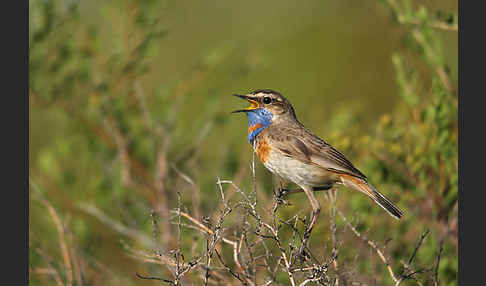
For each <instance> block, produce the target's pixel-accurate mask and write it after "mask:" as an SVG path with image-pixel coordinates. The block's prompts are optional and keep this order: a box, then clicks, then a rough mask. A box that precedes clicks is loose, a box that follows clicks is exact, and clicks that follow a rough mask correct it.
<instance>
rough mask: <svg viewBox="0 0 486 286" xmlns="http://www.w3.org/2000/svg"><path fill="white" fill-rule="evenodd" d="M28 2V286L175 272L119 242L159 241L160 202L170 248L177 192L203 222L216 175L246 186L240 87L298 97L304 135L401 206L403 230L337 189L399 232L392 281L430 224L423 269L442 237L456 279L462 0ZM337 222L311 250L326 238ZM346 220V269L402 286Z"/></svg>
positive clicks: (369, 221) (392, 246) (350, 209)
mask: <svg viewBox="0 0 486 286" xmlns="http://www.w3.org/2000/svg"><path fill="white" fill-rule="evenodd" d="M29 5H30V16H29V17H30V35H29V36H30V41H29V47H30V52H29V61H30V71H29V73H30V74H29V77H30V79H29V81H30V84H29V90H30V97H29V98H30V118H29V122H30V124H29V132H30V136H29V165H30V170H29V173H30V187H31V188H30V218H29V220H30V225H29V235H30V241H29V245H30V250H29V252H30V256H29V268H30V283H31V284H32V285H52V284H53V283H58V284H59V280H61V282H62V283H67V284H65V285H68V284H69V283H68V282H69V281H71V280H72V284H74V285H78V284H82V285H152V284H151V283H152V282H151V281H145V280H140V279H137V278H136V277H135V275H134V273H135V272H144V273H164V272H163V270H162V268H163V267H162V266H150V265H147V263H143V262H141V261H139V260H137V259H134V258H133V257H130V255H128V251H127V250H126V249H125V247H124V246H123V243H121V242H120V240H127V241H131V240H133V241H135V242H133V243H134V245H135V246H140V247H141V245H142V246H143V244H139V243H140V242H137V239H135V238H136V235H135V236H131V235H130V234H128V235H127V233H126V232H124V231H121V230H120V228H118V229H117V228H116V227H112V226H113V225H114V221H116V222H119V223H120V225H123V226H124V227H126V228H127V229H130V230H133V231H137V233H138V232H140V233H141V234H144V235H146V236H148V237H151V236H152V230H153V228H152V220H151V216H150V214H151V210H152V209H154V210H156V211H157V212H159V215H160V221H159V227H160V229H161V231H160V232H161V238H160V239H161V240H162V241H163V243H164V245H166V246H167V247H169V246H170V245H172V246H173V245H174V242H173V241H171V237H170V235H171V234H173V232H171V231H170V230H169V228H170V225H169V224H168V219H169V215H168V213H167V212H168V210H169V209H174V208H176V207H177V198H176V195H175V193H176V190H178V191H181V192H182V198H183V204H184V206H185V207H186V208H187V209H188V211H189V212H191V213H192V214H193V215H194V216H195V217H196V218H198V219H201V218H202V217H203V216H212V215H213V212H214V209H215V208H217V207H218V205H219V203H220V202H218V201H217V199H216V198H217V197H216V196H219V193H218V192H219V191H218V189H217V186H216V184H215V183H216V180H217V178H218V177H219V178H222V179H229V180H233V181H234V182H236V183H237V184H238V185H240V186H241V187H242V188H246V189H247V190H249V189H250V187H251V172H250V169H249V167H248V164H249V163H250V162H251V157H252V155H251V149H250V146H249V145H248V143H247V141H246V137H247V135H246V129H247V119H246V118H245V117H244V116H243V115H232V114H230V111H232V110H234V109H238V108H241V107H242V106H244V105H245V103H243V102H241V101H240V100H237V99H235V98H234V97H232V96H231V94H233V93H247V92H250V91H252V90H255V89H261V88H270V89H274V90H277V91H279V92H281V93H282V94H283V95H285V96H286V97H287V98H288V99H289V100H290V101H291V102H292V104H293V106H294V108H295V109H296V113H297V116H298V118H299V119H300V121H301V122H302V123H304V125H306V127H308V128H309V129H311V130H313V131H314V132H315V133H316V134H317V135H319V136H320V137H322V138H324V139H325V140H326V141H328V142H329V143H330V144H332V145H333V146H335V147H336V148H337V149H339V150H341V151H342V152H343V153H344V154H345V155H346V156H347V157H348V158H349V159H350V160H351V161H352V162H353V163H354V164H355V165H356V167H358V168H359V169H360V170H361V171H362V172H364V173H365V174H366V175H367V176H368V178H369V180H370V182H371V183H372V184H373V185H375V186H376V187H377V188H378V189H379V190H380V191H382V192H383V193H385V194H386V195H388V196H389V197H391V198H392V200H393V201H395V202H397V205H398V206H399V207H400V208H402V209H403V210H404V211H405V217H404V219H402V220H401V221H400V222H397V221H392V220H391V219H390V218H389V217H388V216H387V215H386V213H385V212H383V211H382V210H381V209H380V208H378V207H376V206H374V205H372V204H371V203H370V201H369V200H367V199H366V198H364V197H363V196H361V195H360V194H357V193H351V192H348V191H347V190H346V189H345V188H341V189H340V190H341V191H340V192H339V199H338V206H339V208H340V209H341V210H343V212H345V213H346V214H347V215H348V216H349V217H352V216H354V215H357V216H358V217H359V224H358V226H359V228H360V229H361V230H362V231H364V232H366V231H369V236H371V238H372V239H374V240H376V241H379V242H380V243H384V242H385V241H386V240H387V239H390V238H391V239H392V242H390V243H388V244H387V250H388V251H389V253H388V254H389V255H390V257H391V260H392V261H395V263H394V264H393V267H394V268H396V271H398V272H399V269H400V267H401V264H400V262H399V261H400V260H407V259H408V257H409V256H410V254H411V252H412V250H413V248H414V245H415V243H416V242H417V240H418V238H419V236H420V234H421V233H422V232H423V230H424V229H425V228H428V229H430V230H431V234H430V236H429V237H428V238H427V240H426V241H425V242H424V246H423V248H422V249H421V250H420V252H419V255H418V258H417V259H418V262H417V263H418V264H420V265H426V266H430V265H434V263H435V259H436V256H437V252H438V250H439V242H440V241H441V240H443V241H444V250H443V252H442V256H441V263H440V267H439V279H440V281H441V284H443V285H457V85H458V83H457V78H458V70H457V69H458V56H457V54H458V42H457V41H458V36H457V16H456V15H457V1H438V0H430V1H413V2H411V1H391V0H390V1H374V0H373V1H368V0H367V1H351V0H345V1H306V2H297V1H265V2H262V1H238V2H237V1H222V0H218V1H192V0H191V1H154V0H147V1H132V0H123V1H92V0H85V1H68V0H65V1H61V0H30V1H29ZM181 173H184V174H186V175H187V176H189V177H190V178H191V180H192V181H193V184H191V183H188V182H187V180H184V179H183V178H182V176H181ZM256 174H257V182H258V190H259V195H261V196H262V198H263V199H264V201H265V200H267V201H270V200H271V194H272V179H271V176H270V173H269V172H268V171H266V170H265V169H264V168H263V167H262V165H261V164H260V163H257V169H256ZM260 193H261V194H260ZM319 197H320V199H319V200H320V201H321V204H325V200H323V199H322V198H323V196H322V195H319ZM290 201H291V202H292V204H293V205H292V206H291V207H288V208H285V210H284V211H283V213H282V215H283V216H285V215H289V216H291V215H292V214H293V213H295V212H297V211H302V210H304V211H309V210H310V206H309V205H308V202H307V201H306V198H305V197H303V196H297V195H296V196H295V197H293V198H290ZM83 206H84V207H83ZM86 206H90V207H96V210H97V211H99V212H100V213H102V214H103V215H105V216H106V217H109V218H111V219H112V220H114V221H110V222H109V223H108V222H106V221H103V220H102V219H100V216H96V215H94V214H93V212H90V211H89V210H93V208H87V207H86ZM50 207H52V208H50ZM52 210H55V211H54V212H56V213H57V215H58V216H59V218H60V223H61V225H62V229H63V231H65V234H64V235H65V237H62V236H63V235H61V234H60V233H61V232H60V231H59V228H58V226H59V224H56V221H55V220H53V218H54V217H55V216H53V212H52ZM327 216H328V214H327V213H326V212H325V211H324V214H322V215H321V220H320V221H319V222H318V225H317V229H316V231H317V233H318V234H317V235H316V236H314V238H313V243H314V244H315V245H316V247H320V243H319V241H318V240H317V239H318V238H319V237H328V236H329V231H328V230H329V222H328V221H327V218H326V217H327ZM106 217H105V218H106ZM109 225H111V227H108V226H109ZM338 227H340V229H341V232H340V237H341V238H342V240H343V245H342V250H341V257H340V259H342V261H353V257H355V256H356V255H359V256H360V258H362V259H360V260H359V263H355V264H353V267H354V269H355V270H356V272H357V277H358V279H357V280H360V281H362V282H363V283H366V284H371V283H378V284H379V285H385V284H386V285H388V284H390V283H391V280H389V279H390V278H389V277H387V273H386V269H385V268H384V267H383V265H382V264H380V261H379V260H378V258H376V254H374V253H372V252H371V251H370V250H369V248H367V246H366V245H364V244H363V243H362V242H361V241H359V240H356V239H355V238H353V235H352V234H351V233H349V232H347V231H345V228H344V226H343V225H342V223H339V222H338ZM123 230H126V229H123ZM129 233H131V232H129ZM137 235H138V234H137ZM164 235H165V237H164ZM63 239H64V240H65V241H67V245H68V248H69V249H71V250H70V251H68V253H71V255H70V257H69V258H68V260H70V261H71V262H72V265H73V267H72V268H73V269H74V273H71V274H70V273H69V271H67V272H66V269H65V264H66V258H65V257H64V256H63V253H65V252H63V251H60V246H61V250H62V243H61V242H60V241H62V240H63ZM191 239H192V238H188V241H187V243H189V244H190V243H192V242H191ZM325 241H326V243H327V241H328V239H327V238H326V239H325ZM60 243H61V244H60ZM199 243H200V244H201V245H202V246H204V243H203V242H199ZM357 245H358V246H359V247H358V246H357ZM382 245H383V244H382ZM322 247H325V243H322ZM343 263H344V262H343ZM76 265H77V266H76ZM350 267H351V266H350ZM52 269H57V272H58V274H57V276H56V274H53V271H52ZM76 269H77V270H76ZM56 277H57V278H58V279H57V278H56ZM70 277H71V278H70ZM422 279H424V281H426V282H425V284H424V285H428V283H427V281H429V280H427V279H428V278H427V277H426V276H424V277H423V278H422ZM429 282H430V281H429ZM153 283H154V284H153V285H155V284H157V283H158V282H153ZM406 283H409V282H406ZM406 283H404V284H406ZM195 285H198V282H195ZM407 285H408V284H407ZM410 285H415V282H413V281H412V282H410Z"/></svg>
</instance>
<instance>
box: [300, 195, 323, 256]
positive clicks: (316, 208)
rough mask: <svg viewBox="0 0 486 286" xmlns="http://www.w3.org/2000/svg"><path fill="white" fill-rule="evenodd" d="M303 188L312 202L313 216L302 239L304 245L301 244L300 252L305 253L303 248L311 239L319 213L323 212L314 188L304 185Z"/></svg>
mask: <svg viewBox="0 0 486 286" xmlns="http://www.w3.org/2000/svg"><path fill="white" fill-rule="evenodd" d="M302 189H303V190H304V192H305V194H306V195H307V197H308V198H309V201H310V203H311V206H312V217H311V221H310V224H309V226H308V227H307V229H306V230H305V232H304V239H303V241H302V246H301V248H300V251H299V252H300V253H303V250H304V248H305V247H306V245H307V241H308V240H309V237H310V234H311V232H312V229H313V228H314V224H315V223H316V220H317V217H318V216H319V214H320V212H321V206H320V205H319V201H318V200H317V199H316V197H315V196H314V193H313V192H312V188H311V187H302Z"/></svg>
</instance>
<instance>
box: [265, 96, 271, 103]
mask: <svg viewBox="0 0 486 286" xmlns="http://www.w3.org/2000/svg"><path fill="white" fill-rule="evenodd" d="M270 102H272V99H271V98H270V97H268V96H267V97H264V98H263V103H265V104H269V103H270Z"/></svg>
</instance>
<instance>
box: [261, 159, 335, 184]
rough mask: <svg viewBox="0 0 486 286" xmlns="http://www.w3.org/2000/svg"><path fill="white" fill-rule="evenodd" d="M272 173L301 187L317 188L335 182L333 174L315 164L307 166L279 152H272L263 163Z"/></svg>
mask: <svg viewBox="0 0 486 286" xmlns="http://www.w3.org/2000/svg"><path fill="white" fill-rule="evenodd" d="M263 164H264V165H265V167H266V168H267V169H268V170H270V172H272V173H274V174H276V175H278V176H280V177H282V178H284V179H286V180H289V181H292V182H294V183H295V184H297V185H299V186H311V187H317V186H322V185H326V184H331V183H333V182H334V180H333V179H332V175H333V174H331V173H329V172H328V171H326V170H325V169H323V168H319V167H318V166H316V165H313V164H307V163H304V162H301V161H298V160H295V159H292V158H289V157H287V156H284V155H283V154H282V153H279V152H272V151H270V154H269V156H268V158H267V160H265V162H263Z"/></svg>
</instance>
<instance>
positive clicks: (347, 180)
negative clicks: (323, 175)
mask: <svg viewBox="0 0 486 286" xmlns="http://www.w3.org/2000/svg"><path fill="white" fill-rule="evenodd" d="M341 182H342V183H343V185H344V186H346V187H348V188H351V189H354V190H357V191H360V192H362V193H363V194H365V195H367V196H368V197H370V198H371V199H372V200H373V201H375V202H376V203H377V204H378V205H380V207H382V208H383V209H384V210H386V211H387V212H388V213H389V214H390V215H391V216H393V217H394V218H396V219H400V218H401V217H402V216H403V212H402V211H401V210H400V209H399V208H398V207H397V206H395V205H394V204H393V203H392V202H391V201H390V200H389V199H388V198H387V197H385V196H384V195H383V194H382V193H380V192H378V190H377V189H375V188H374V187H373V186H372V185H370V184H369V183H368V182H366V181H365V180H363V179H360V178H357V177H354V176H350V175H341Z"/></svg>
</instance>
